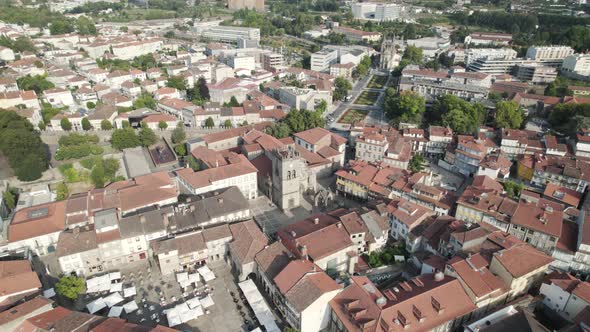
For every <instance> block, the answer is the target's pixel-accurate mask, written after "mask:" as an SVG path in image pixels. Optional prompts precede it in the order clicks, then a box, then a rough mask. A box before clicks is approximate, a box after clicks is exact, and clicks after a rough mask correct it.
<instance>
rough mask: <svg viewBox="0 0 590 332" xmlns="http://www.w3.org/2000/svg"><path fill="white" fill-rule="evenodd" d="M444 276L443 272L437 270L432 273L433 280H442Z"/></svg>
mask: <svg viewBox="0 0 590 332" xmlns="http://www.w3.org/2000/svg"><path fill="white" fill-rule="evenodd" d="M444 278H445V274H444V273H442V272H441V271H437V272H436V273H435V274H434V281H442V280H443V279H444Z"/></svg>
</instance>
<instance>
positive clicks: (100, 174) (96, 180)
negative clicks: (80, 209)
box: [90, 163, 105, 188]
mask: <svg viewBox="0 0 590 332" xmlns="http://www.w3.org/2000/svg"><path fill="white" fill-rule="evenodd" d="M90 180H91V181H92V184H94V186H95V187H96V188H103V187H104V184H105V170H104V166H103V164H102V163H98V164H96V165H94V167H93V168H92V171H91V172H90Z"/></svg>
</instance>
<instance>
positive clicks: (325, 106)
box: [315, 99, 328, 114]
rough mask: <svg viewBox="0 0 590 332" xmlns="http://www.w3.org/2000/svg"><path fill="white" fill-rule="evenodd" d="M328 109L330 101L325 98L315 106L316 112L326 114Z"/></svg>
mask: <svg viewBox="0 0 590 332" xmlns="http://www.w3.org/2000/svg"><path fill="white" fill-rule="evenodd" d="M327 109H328V103H327V102H326V101H325V100H324V99H322V101H320V103H319V104H318V106H317V107H316V108H315V110H316V112H319V113H320V114H324V112H325V111H326V110H327Z"/></svg>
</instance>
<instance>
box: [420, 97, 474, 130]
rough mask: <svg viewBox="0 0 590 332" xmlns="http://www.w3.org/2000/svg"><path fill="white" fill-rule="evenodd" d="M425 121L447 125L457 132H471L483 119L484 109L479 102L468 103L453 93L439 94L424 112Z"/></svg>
mask: <svg viewBox="0 0 590 332" xmlns="http://www.w3.org/2000/svg"><path fill="white" fill-rule="evenodd" d="M424 116H425V118H426V121H427V123H431V124H442V125H443V126H449V127H450V128H451V129H453V131H454V132H456V133H459V134H473V133H475V131H476V130H477V127H479V126H480V125H481V124H482V123H483V120H484V117H485V109H484V107H483V105H481V104H479V103H473V104H472V103H469V102H467V101H465V100H462V99H460V98H459V97H457V96H455V95H450V94H449V95H443V96H440V97H439V98H438V99H437V100H435V102H434V103H433V105H432V107H431V108H430V109H429V111H428V113H425V115H424Z"/></svg>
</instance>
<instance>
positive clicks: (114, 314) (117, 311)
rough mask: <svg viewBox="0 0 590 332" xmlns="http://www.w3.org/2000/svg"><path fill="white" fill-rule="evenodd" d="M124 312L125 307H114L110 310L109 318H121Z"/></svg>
mask: <svg viewBox="0 0 590 332" xmlns="http://www.w3.org/2000/svg"><path fill="white" fill-rule="evenodd" d="M122 312H123V307H121V306H114V307H112V308H111V310H109V314H108V316H109V317H120V316H121V313H122Z"/></svg>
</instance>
